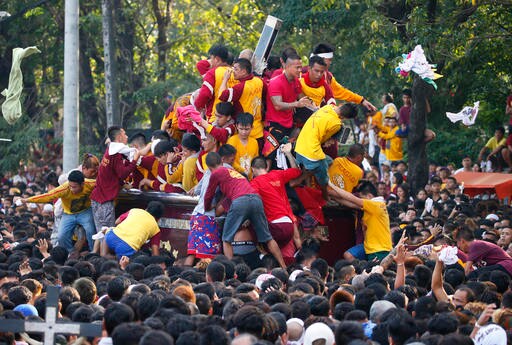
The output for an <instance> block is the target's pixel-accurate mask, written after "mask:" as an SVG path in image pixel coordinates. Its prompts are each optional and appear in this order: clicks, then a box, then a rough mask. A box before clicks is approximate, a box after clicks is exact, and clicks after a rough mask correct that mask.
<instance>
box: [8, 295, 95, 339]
mask: <svg viewBox="0 0 512 345" xmlns="http://www.w3.org/2000/svg"><path fill="white" fill-rule="evenodd" d="M58 302H59V288H58V287H56V286H48V287H47V288H46V315H45V318H44V322H39V321H25V320H5V319H4V320H2V321H1V322H0V331H1V332H13V333H21V332H29V333H43V334H44V340H43V344H44V345H53V344H54V342H55V334H57V333H63V334H78V335H81V336H87V337H101V326H100V325H95V324H89V323H77V322H63V321H61V322H58V321H57V312H58Z"/></svg>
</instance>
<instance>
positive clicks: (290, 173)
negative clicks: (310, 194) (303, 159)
mask: <svg viewBox="0 0 512 345" xmlns="http://www.w3.org/2000/svg"><path fill="white" fill-rule="evenodd" d="M301 173H302V171H301V170H300V169H286V170H272V171H270V172H268V173H267V174H265V175H260V176H258V177H255V178H254V179H253V180H252V181H251V186H253V187H254V189H256V191H257V192H258V194H259V195H260V196H261V200H262V201H263V207H264V209H265V215H266V216H267V219H268V221H269V222H272V221H273V220H276V219H279V218H281V217H284V216H287V217H290V219H293V212H292V209H291V207H290V202H289V201H288V196H287V195H286V189H285V185H286V184H287V183H288V182H289V181H290V180H292V179H294V178H296V177H299V176H300V174H301Z"/></svg>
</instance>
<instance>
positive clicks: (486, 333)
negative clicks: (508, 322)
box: [474, 324, 507, 345]
mask: <svg viewBox="0 0 512 345" xmlns="http://www.w3.org/2000/svg"><path fill="white" fill-rule="evenodd" d="M474 340H475V345H506V344H507V333H506V332H505V330H504V329H503V328H501V327H500V326H498V325H494V324H490V325H487V326H483V327H481V328H480V329H479V330H478V332H477V333H476V336H475V339H474Z"/></svg>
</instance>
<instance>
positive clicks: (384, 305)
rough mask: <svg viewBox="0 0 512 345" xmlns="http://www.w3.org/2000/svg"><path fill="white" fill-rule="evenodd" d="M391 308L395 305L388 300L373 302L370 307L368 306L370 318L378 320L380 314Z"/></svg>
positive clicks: (374, 320)
mask: <svg viewBox="0 0 512 345" xmlns="http://www.w3.org/2000/svg"><path fill="white" fill-rule="evenodd" d="M393 308H396V305H395V304H394V303H391V302H390V301H375V302H373V304H372V307H371V308H370V320H372V321H373V322H378V321H379V320H380V317H381V316H382V314H384V313H385V312H386V311H388V310H389V309H393Z"/></svg>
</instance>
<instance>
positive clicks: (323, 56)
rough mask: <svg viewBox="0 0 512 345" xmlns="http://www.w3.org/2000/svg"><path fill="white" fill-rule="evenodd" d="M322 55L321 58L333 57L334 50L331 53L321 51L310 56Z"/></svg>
mask: <svg viewBox="0 0 512 345" xmlns="http://www.w3.org/2000/svg"><path fill="white" fill-rule="evenodd" d="M315 55H316V56H320V57H321V58H324V59H332V58H333V57H334V54H333V52H330V53H320V54H311V55H310V56H309V57H313V56H315Z"/></svg>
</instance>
